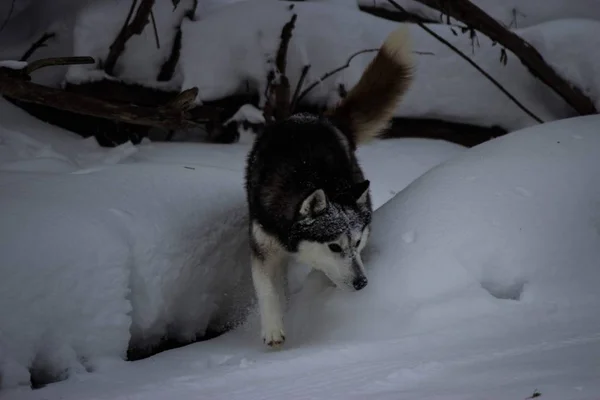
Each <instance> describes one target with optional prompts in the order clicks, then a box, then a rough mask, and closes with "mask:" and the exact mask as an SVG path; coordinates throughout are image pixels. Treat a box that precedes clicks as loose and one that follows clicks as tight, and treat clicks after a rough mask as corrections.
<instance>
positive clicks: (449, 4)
mask: <svg viewBox="0 0 600 400" xmlns="http://www.w3.org/2000/svg"><path fill="white" fill-rule="evenodd" d="M388 1H389V2H390V3H392V4H394V5H395V6H396V7H399V6H398V4H397V3H396V2H395V1H393V0H388ZM416 1H418V2H419V3H421V4H424V5H426V6H429V7H431V8H434V9H437V10H439V11H441V12H444V13H446V14H447V15H449V16H451V17H452V18H455V19H456V20H458V21H461V22H462V23H464V24H465V25H467V26H468V27H471V28H474V29H476V30H478V31H479V32H481V33H483V34H484V35H486V36H487V37H489V38H490V39H491V40H493V41H495V42H498V43H499V44H501V45H502V46H503V47H505V48H507V49H508V50H510V51H511V52H512V53H513V54H514V55H515V56H516V57H518V58H519V60H521V62H522V63H523V65H525V67H527V69H529V71H530V72H531V74H532V75H533V76H535V77H536V78H538V79H539V80H541V81H542V82H543V83H545V84H546V85H547V86H548V87H549V88H550V89H552V90H553V91H554V92H556V93H557V94H558V95H559V96H560V97H562V98H563V99H564V100H565V101H566V102H567V103H568V104H569V105H570V106H571V107H573V109H574V110H576V111H577V112H578V113H579V114H580V115H589V114H596V113H597V110H596V107H595V105H594V103H593V102H592V100H590V98H589V97H587V96H586V95H585V94H584V93H583V92H582V91H581V90H580V89H579V88H578V87H576V86H575V85H573V84H572V83H570V82H568V81H567V80H565V79H564V78H563V77H562V76H560V75H559V74H558V73H557V72H556V71H555V70H554V69H553V68H552V67H550V66H549V65H548V63H546V61H545V60H544V58H543V57H542V55H541V54H540V53H539V52H538V51H537V50H536V49H535V48H534V47H533V46H532V45H531V44H529V43H528V42H526V41H525V40H524V39H522V38H521V37H520V36H518V35H517V34H515V33H513V32H512V31H510V30H508V29H507V28H505V27H504V26H502V24H500V23H499V22H498V21H496V20H495V19H494V18H492V17H490V16H489V15H487V14H486V13H485V12H484V11H483V10H482V9H481V8H479V7H477V6H476V5H475V4H473V3H472V2H471V1H469V0H416Z"/></svg>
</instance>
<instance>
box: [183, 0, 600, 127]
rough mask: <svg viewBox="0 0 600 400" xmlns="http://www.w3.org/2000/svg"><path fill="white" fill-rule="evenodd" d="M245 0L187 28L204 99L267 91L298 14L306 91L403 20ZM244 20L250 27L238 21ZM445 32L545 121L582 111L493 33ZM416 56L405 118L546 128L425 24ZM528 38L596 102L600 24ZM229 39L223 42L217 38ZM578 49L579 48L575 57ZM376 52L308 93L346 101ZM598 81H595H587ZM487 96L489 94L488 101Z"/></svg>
mask: <svg viewBox="0 0 600 400" xmlns="http://www.w3.org/2000/svg"><path fill="white" fill-rule="evenodd" d="M292 4H293V7H292V6H291V5H290V4H289V3H285V2H273V1H269V0H263V1H242V2H238V3H234V4H233V5H228V6H224V7H222V8H219V9H218V10H216V11H215V12H213V13H211V14H209V15H207V16H206V17H205V18H203V19H201V20H199V21H184V23H183V26H182V31H183V42H182V49H181V52H182V59H181V62H180V63H181V69H182V74H183V84H182V89H189V88H191V87H198V89H199V99H198V100H199V101H204V100H207V101H208V100H214V99H217V98H222V97H225V96H228V95H232V94H234V93H237V92H241V91H244V90H246V88H247V87H250V88H251V89H254V90H256V91H257V92H258V93H265V90H264V89H265V85H266V77H267V72H268V70H269V68H270V67H271V63H272V61H270V60H272V59H273V58H274V54H275V53H276V51H277V48H278V46H279V37H280V33H281V28H282V27H283V25H284V24H285V23H287V22H288V21H289V20H290V18H291V17H292V15H293V14H294V13H296V14H297V15H298V18H297V21H296V24H295V28H294V31H293V34H292V39H291V40H290V44H289V49H288V64H287V73H288V77H289V79H290V82H291V85H292V87H294V86H295V85H296V83H297V82H298V81H299V79H300V75H301V71H302V68H303V67H304V66H305V65H310V69H309V72H308V74H307V77H306V79H305V87H308V85H310V84H312V83H313V82H316V81H319V79H320V78H321V77H322V76H323V75H324V74H325V73H327V72H330V71H332V70H334V69H336V68H338V67H340V66H343V65H345V64H346V62H347V60H348V59H349V57H350V56H351V55H353V54H355V53H356V52H359V51H361V50H365V49H374V48H378V47H380V46H381V43H383V41H384V40H385V38H386V36H387V35H388V34H389V33H390V32H391V31H393V30H394V29H395V28H396V27H397V26H398V24H397V23H395V22H391V21H387V20H384V19H381V18H377V17H374V16H372V15H369V14H366V13H364V12H360V11H358V10H353V9H352V8H350V7H339V6H337V5H335V4H327V3H319V2H316V3H312V2H302V3H292ZM242 21H243V24H244V26H245V27H246V28H245V29H244V30H237V29H229V28H228V27H231V26H236V25H240V24H242ZM429 26H430V28H431V29H432V30H434V31H435V32H436V33H437V34H439V35H441V36H442V37H444V38H445V39H446V40H448V41H449V42H450V43H452V44H453V45H455V46H456V47H458V48H459V49H460V50H462V51H463V52H464V53H465V54H467V55H469V56H470V57H471V58H472V59H473V60H474V61H475V62H476V63H477V64H478V65H480V66H481V67H482V68H483V69H484V70H486V71H487V72H488V73H489V74H490V75H492V76H493V77H494V78H495V79H496V80H498V81H499V82H500V83H501V84H502V86H504V87H505V88H506V89H507V90H508V91H509V92H510V93H512V94H513V95H514V96H515V97H516V98H517V99H518V100H519V101H520V102H522V103H523V104H524V105H525V106H526V107H527V108H528V109H530V110H531V111H533V112H534V113H535V114H536V115H537V116H538V117H540V118H541V119H542V120H544V121H552V120H556V119H562V118H566V117H570V116H573V115H574V114H573V110H572V109H571V108H570V107H569V106H568V105H567V104H566V103H565V102H564V101H563V100H562V99H561V98H559V97H558V96H557V95H556V94H555V93H554V92H553V91H551V90H550V89H548V88H547V87H546V86H545V85H544V84H543V83H541V82H540V81H539V80H537V79H536V78H534V77H533V76H532V75H531V74H530V73H529V72H528V71H527V69H526V68H525V67H524V66H523V65H522V64H521V63H520V61H519V60H518V59H517V58H516V57H515V56H514V55H513V54H512V53H510V52H507V64H506V65H504V64H503V63H501V62H500V61H499V60H500V56H501V49H500V47H499V46H494V45H493V43H492V42H491V41H490V40H489V39H487V38H486V37H485V36H484V35H482V34H479V35H478V36H477V40H476V42H475V43H473V42H472V41H471V39H470V37H469V35H468V33H461V31H460V29H457V28H456V29H455V30H454V31H453V29H452V28H451V27H449V26H445V25H439V24H431V25H429ZM408 27H409V30H410V33H411V36H412V39H413V42H414V45H413V47H414V49H415V51H417V52H418V53H416V54H415V63H416V67H415V71H416V73H415V81H414V83H413V85H412V86H411V87H410V89H409V90H408V92H407V94H406V96H405V97H404V99H403V101H401V102H400V103H399V105H398V108H397V112H396V115H397V116H407V117H424V118H427V117H430V118H440V119H444V120H449V121H457V122H466V123H473V124H479V125H484V126H490V125H499V126H502V127H504V128H506V129H509V130H515V129H519V128H523V127H527V126H531V125H534V124H536V121H535V120H534V119H533V118H532V117H530V116H529V115H527V114H526V113H525V112H523V111H522V110H521V109H519V108H518V107H517V106H516V105H515V104H514V103H513V102H512V101H510V100H509V99H508V98H507V97H506V96H505V95H504V94H503V93H502V92H500V91H499V90H498V88H496V87H495V86H494V85H493V84H492V83H491V82H489V81H488V80H487V79H486V78H485V77H483V76H482V75H481V74H480V73H479V72H478V71H476V70H475V69H474V68H473V67H471V66H470V65H468V64H467V63H466V62H465V61H464V60H462V59H460V58H459V57H458V56H457V55H456V54H455V53H453V52H452V51H451V50H450V49H448V48H447V47H446V46H445V45H444V44H442V43H440V42H438V41H437V40H436V39H434V38H433V37H431V36H430V35H429V34H428V33H427V32H425V31H423V30H422V29H421V28H420V27H418V26H416V25H415V24H408ZM515 32H516V33H517V34H519V35H521V36H522V37H523V38H524V39H526V40H528V41H531V42H532V43H533V44H535V45H536V46H539V50H540V52H541V54H542V55H543V56H544V57H545V58H548V59H550V60H552V62H553V64H554V65H555V66H556V67H557V68H558V69H559V70H560V71H564V72H565V74H566V76H567V77H568V78H570V79H571V80H572V82H573V83H575V84H577V85H579V86H580V87H584V88H586V89H587V91H588V92H589V94H590V95H591V96H592V97H593V99H594V101H596V102H598V100H599V99H600V97H599V96H598V94H599V89H598V88H599V85H598V84H597V82H596V81H597V75H598V74H595V72H596V71H597V69H598V68H599V67H598V66H599V65H600V59H599V57H598V56H597V51H596V49H597V45H598V43H597V39H593V38H598V37H600V22H598V21H585V20H561V21H555V22H548V23H545V24H542V25H539V26H533V27H530V28H525V29H517V30H515ZM214 37H219V41H215V40H213V38H214ZM575 53H576V54H575ZM373 57H374V52H370V53H364V54H360V55H358V56H356V57H355V58H354V59H353V60H352V62H351V63H350V66H349V67H348V68H346V69H344V70H342V71H341V72H339V73H338V74H335V75H334V76H333V77H331V78H329V79H327V80H324V81H322V82H321V83H320V84H319V85H318V86H317V87H316V88H315V89H314V90H312V91H311V92H310V93H309V94H308V96H307V97H306V98H305V100H306V101H308V102H310V103H312V104H320V105H323V104H326V105H332V104H335V103H336V102H338V101H339V99H340V98H339V90H338V89H339V85H340V84H343V85H344V86H345V87H346V88H349V87H351V86H353V85H354V84H355V83H356V82H357V81H358V79H359V77H360V75H361V74H362V71H363V70H364V68H365V67H366V65H367V64H368V63H369V62H370V61H371V60H372V58H373ZM590 77H592V78H593V79H587V78H590ZM482 99H483V100H482Z"/></svg>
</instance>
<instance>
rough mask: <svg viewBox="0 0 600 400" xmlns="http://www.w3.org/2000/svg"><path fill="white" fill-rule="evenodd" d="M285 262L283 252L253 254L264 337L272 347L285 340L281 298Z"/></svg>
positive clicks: (253, 268)
mask: <svg viewBox="0 0 600 400" xmlns="http://www.w3.org/2000/svg"><path fill="white" fill-rule="evenodd" d="M283 262H284V257H283V254H279V253H278V254H269V255H268V256H266V257H259V256H257V255H254V254H253V255H252V280H253V282H254V289H255V290H256V297H257V299H258V307H259V311H260V322H261V330H262V338H263V341H264V342H265V343H266V344H267V345H269V346H271V347H274V346H280V345H282V344H283V342H284V341H285V331H284V329H283V312H282V309H281V300H282V299H281V298H280V293H282V287H281V286H282V274H283V272H284V271H283V265H282V264H283Z"/></svg>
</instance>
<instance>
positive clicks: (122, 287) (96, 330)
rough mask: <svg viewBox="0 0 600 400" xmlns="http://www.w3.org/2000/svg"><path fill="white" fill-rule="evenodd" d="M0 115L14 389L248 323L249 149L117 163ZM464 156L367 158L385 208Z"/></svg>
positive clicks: (411, 149)
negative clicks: (245, 174) (164, 343)
mask: <svg viewBox="0 0 600 400" xmlns="http://www.w3.org/2000/svg"><path fill="white" fill-rule="evenodd" d="M0 115H3V116H4V118H3V119H2V123H1V126H0V187H2V190H1V191H0V210H2V211H1V214H0V219H1V220H2V224H1V225H0V254H1V255H2V257H1V261H2V262H0V320H2V321H3V324H2V329H0V377H1V379H0V387H1V388H2V389H5V388H8V387H13V386H17V385H28V384H29V382H30V380H31V381H32V382H34V383H37V384H43V383H46V382H49V381H56V380H61V379H65V378H67V377H69V376H73V375H77V374H80V373H83V372H85V371H102V370H106V369H110V368H112V365H113V364H114V362H115V361H119V360H122V359H123V358H124V357H125V355H126V352H127V351H128V349H134V350H136V351H137V350H140V351H142V352H144V351H145V350H147V349H149V348H152V347H153V346H155V345H158V344H160V343H161V340H163V338H165V337H166V338H168V339H170V340H174V341H181V342H186V341H189V340H192V339H194V338H195V337H197V335H203V334H204V333H207V331H208V333H211V332H212V331H218V330H220V329H223V328H225V327H227V326H229V325H231V324H235V323H236V322H238V321H239V320H241V319H242V318H243V317H244V316H245V314H246V313H247V308H248V306H249V305H251V300H252V296H253V290H252V287H251V283H250V278H249V275H248V274H249V272H250V269H249V267H248V259H249V252H248V243H247V210H246V202H245V195H244V191H243V180H242V178H243V170H244V163H245V158H246V155H247V152H248V150H249V145H242V144H237V145H210V144H176V143H145V144H142V145H139V146H133V145H131V144H126V145H123V146H120V147H117V148H113V149H103V148H99V147H98V146H97V144H94V143H92V142H91V141H90V140H84V139H80V138H77V137H75V136H73V135H71V134H68V133H67V132H64V131H62V130H61V129H58V128H55V127H54V128H53V127H50V126H49V125H47V124H44V123H41V122H39V121H36V120H33V119H31V117H28V116H27V115H26V114H24V113H22V112H21V111H19V110H17V109H16V108H14V107H13V106H11V105H9V104H7V103H6V102H2V103H0ZM461 151H463V148H462V147H460V146H456V145H452V144H448V143H444V142H434V141H427V140H406V141H403V140H389V141H385V142H383V141H382V142H377V143H374V144H372V145H370V146H368V147H365V148H364V149H361V153H360V157H361V160H362V161H363V164H364V166H365V170H366V172H367V173H368V174H369V176H370V179H372V182H373V188H374V189H373V190H374V191H376V193H374V202H375V205H376V206H380V205H381V204H383V203H385V202H386V201H388V200H389V199H390V198H392V197H393V195H394V194H395V193H396V192H398V191H400V190H401V189H402V188H403V187H405V186H406V185H407V184H408V183H410V181H412V180H413V179H415V178H417V177H418V176H419V175H420V174H422V173H423V172H425V171H426V170H428V169H429V168H431V167H433V166H435V165H437V164H438V163H440V162H442V161H445V160H446V159H448V158H449V157H451V156H453V155H455V154H457V153H459V152H461ZM382 166H383V167H385V169H381V167H382ZM399 171H400V172H399ZM109 366H110V368H109Z"/></svg>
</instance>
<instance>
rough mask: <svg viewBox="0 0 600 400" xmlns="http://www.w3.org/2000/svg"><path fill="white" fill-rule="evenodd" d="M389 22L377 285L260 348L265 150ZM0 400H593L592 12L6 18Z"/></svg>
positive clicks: (58, 8)
mask: <svg viewBox="0 0 600 400" xmlns="http://www.w3.org/2000/svg"><path fill="white" fill-rule="evenodd" d="M399 24H407V26H408V29H409V31H410V34H411V38H412V41H413V48H414V59H415V66H416V67H415V79H414V82H413V84H412V85H411V87H410V89H409V91H408V92H407V94H406V96H405V97H404V98H403V99H402V101H401V102H400V103H399V104H398V107H397V109H396V113H395V117H394V119H393V121H392V123H391V124H390V126H389V128H388V129H387V130H386V131H385V132H384V133H383V134H382V137H381V139H380V140H377V141H375V142H373V143H371V144H368V145H366V146H364V147H362V148H360V149H359V150H358V155H359V159H360V162H361V165H362V166H363V168H364V169H365V173H366V175H367V177H368V179H370V180H371V182H372V183H371V188H372V195H373V200H374V207H375V208H376V211H375V213H374V222H373V224H374V231H373V236H372V239H371V240H370V242H369V245H368V247H367V249H366V255H365V264H366V266H367V269H368V272H369V280H370V283H369V287H368V289H365V290H364V291H361V292H357V293H345V292H342V291H340V290H338V289H336V288H334V287H331V285H330V284H329V283H328V282H327V281H326V280H324V279H322V276H320V275H319V274H316V273H309V271H308V270H307V269H306V267H305V266H302V265H294V266H292V267H293V268H290V271H289V272H290V276H289V297H290V299H289V305H288V311H287V314H286V326H287V330H288V335H289V338H288V341H287V342H286V345H285V348H284V349H282V350H279V351H270V350H268V349H266V348H265V347H264V346H262V343H261V342H260V338H259V335H258V333H257V332H258V327H257V319H256V314H255V308H254V292H253V288H252V284H251V280H250V267H249V251H248V242H247V210H246V203H245V197H244V196H245V195H244V191H243V179H242V178H243V168H244V163H245V157H246V155H247V152H248V150H249V148H250V145H251V143H252V140H253V138H254V136H255V135H256V134H260V131H261V130H262V129H263V128H264V126H266V125H267V124H271V123H273V122H274V121H277V120H280V119H283V118H286V117H287V116H288V115H290V114H291V113H294V112H312V113H322V112H323V111H324V110H325V109H326V108H327V107H330V106H332V105H334V104H336V103H337V102H338V101H340V99H342V98H343V97H344V95H345V93H347V91H348V90H349V89H350V88H351V87H352V86H353V84H354V83H356V81H357V80H358V78H359V77H360V75H361V73H362V71H363V70H364V68H365V67H366V65H367V64H368V62H369V61H370V60H371V59H372V57H373V56H374V54H375V51H376V50H377V49H378V48H379V46H380V45H381V44H382V43H383V41H384V39H385V37H386V36H387V35H388V34H389V33H390V32H392V31H393V30H394V29H395V28H397V27H398V25H399ZM0 94H1V95H2V98H1V99H0V399H2V400H4V399H88V398H94V399H125V398H143V399H166V398H168V397H175V398H178V399H205V398H206V399H215V398H216V399H254V398H256V399H258V398H260V399H267V398H277V399H280V398H284V397H290V398H293V399H308V398H310V399H316V398H323V399H334V398H335V399H337V398H339V399H349V398H357V399H359V398H361V399H362V398H377V399H380V398H381V399H399V398H406V399H412V398H415V399H417V398H418V399H421V400H424V399H461V400H463V399H526V398H537V397H540V398H541V399H544V400H545V399H561V400H564V399H590V400H591V399H599V398H600V358H599V357H598V354H600V329H599V328H600V319H599V318H598V312H597V310H598V307H599V306H600V292H599V291H598V286H599V285H600V265H599V260H600V157H599V156H600V116H598V115H597V111H598V110H599V109H600V2H599V1H598V0H569V1H566V0H504V1H498V0H471V1H469V0H396V1H390V0H376V1H375V0H357V1H355V0H321V1H317V0H314V1H283V0H52V1H50V0H2V1H1V2H0Z"/></svg>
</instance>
